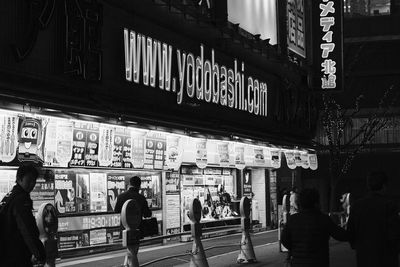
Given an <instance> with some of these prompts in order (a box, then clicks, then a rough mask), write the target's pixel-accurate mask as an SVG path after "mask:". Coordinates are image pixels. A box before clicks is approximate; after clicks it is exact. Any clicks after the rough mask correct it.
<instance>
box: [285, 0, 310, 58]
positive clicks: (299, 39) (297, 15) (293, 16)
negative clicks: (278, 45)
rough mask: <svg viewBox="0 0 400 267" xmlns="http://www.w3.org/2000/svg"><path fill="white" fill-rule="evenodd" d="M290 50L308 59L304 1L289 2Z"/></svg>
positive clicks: (292, 0)
mask: <svg viewBox="0 0 400 267" xmlns="http://www.w3.org/2000/svg"><path fill="white" fill-rule="evenodd" d="M286 11H287V12H286V15H287V27H288V31H287V32H288V36H287V42H288V49H289V50H291V51H293V52H295V53H296V54H298V55H300V56H302V57H304V58H305V57H306V47H305V44H306V42H305V40H306V39H305V16H304V0H288V1H287V9H286Z"/></svg>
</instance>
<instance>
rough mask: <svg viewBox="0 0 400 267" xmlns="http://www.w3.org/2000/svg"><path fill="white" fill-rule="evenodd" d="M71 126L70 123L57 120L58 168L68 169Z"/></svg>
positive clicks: (70, 153) (70, 151)
mask: <svg viewBox="0 0 400 267" xmlns="http://www.w3.org/2000/svg"><path fill="white" fill-rule="evenodd" d="M73 135H74V132H73V124H72V122H70V121H65V120H57V133H56V139H57V151H56V159H57V162H58V164H59V166H60V167H68V162H69V161H70V160H71V156H72V142H73V141H72V140H73Z"/></svg>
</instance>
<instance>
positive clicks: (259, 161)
mask: <svg viewBox="0 0 400 267" xmlns="http://www.w3.org/2000/svg"><path fill="white" fill-rule="evenodd" d="M253 161H254V166H260V167H264V166H265V165H266V163H265V156H264V149H263V148H262V147H254V158H253Z"/></svg>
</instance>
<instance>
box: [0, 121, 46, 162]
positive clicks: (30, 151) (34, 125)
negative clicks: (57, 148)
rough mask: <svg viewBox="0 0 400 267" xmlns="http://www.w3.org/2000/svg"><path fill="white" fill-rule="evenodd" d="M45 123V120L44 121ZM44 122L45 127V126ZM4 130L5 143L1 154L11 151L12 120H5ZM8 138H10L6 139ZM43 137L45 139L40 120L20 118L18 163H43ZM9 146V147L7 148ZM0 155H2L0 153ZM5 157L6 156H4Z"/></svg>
mask: <svg viewBox="0 0 400 267" xmlns="http://www.w3.org/2000/svg"><path fill="white" fill-rule="evenodd" d="M46 122H47V120H46ZM46 122H45V125H46ZM6 127H8V128H6V129H5V132H4V134H5V136H6V139H5V140H6V141H7V140H8V141H7V142H4V146H3V149H4V151H3V153H4V152H6V153H8V152H9V151H11V148H13V147H11V146H12V142H10V140H12V139H13V138H12V137H11V135H12V134H13V133H12V130H11V129H12V128H10V127H12V120H10V119H7V124H6ZM8 136H10V137H8ZM44 137H45V126H43V124H42V120H41V119H37V118H30V117H23V118H21V125H20V127H19V132H18V141H19V144H18V160H19V161H33V162H43V161H44V149H43V146H44V142H43V141H44ZM9 146H10V147H9ZM0 154H2V153H0ZM6 155H7V154H6Z"/></svg>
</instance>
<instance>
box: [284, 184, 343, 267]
mask: <svg viewBox="0 0 400 267" xmlns="http://www.w3.org/2000/svg"><path fill="white" fill-rule="evenodd" d="M298 201H299V203H298V204H299V212H298V213H296V214H293V215H291V216H290V217H289V219H288V223H287V225H286V227H285V228H284V230H283V232H282V237H281V241H282V244H283V245H284V246H285V247H286V248H287V249H288V250H289V261H290V263H291V266H292V267H328V266H329V238H330V237H333V238H335V239H336V240H339V241H347V240H348V235H347V232H346V231H345V230H344V229H343V228H340V227H339V226H337V225H336V224H335V223H334V222H333V221H332V220H331V218H329V216H328V215H326V214H323V213H322V212H321V211H320V209H319V193H318V191H317V190H316V189H308V188H306V189H303V190H302V191H301V192H300V194H299V198H298Z"/></svg>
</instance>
